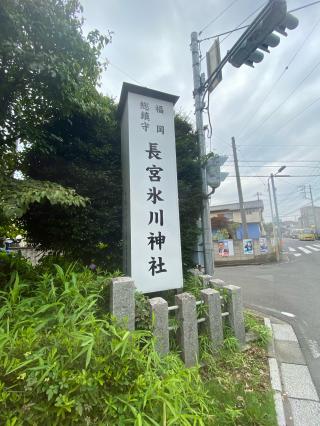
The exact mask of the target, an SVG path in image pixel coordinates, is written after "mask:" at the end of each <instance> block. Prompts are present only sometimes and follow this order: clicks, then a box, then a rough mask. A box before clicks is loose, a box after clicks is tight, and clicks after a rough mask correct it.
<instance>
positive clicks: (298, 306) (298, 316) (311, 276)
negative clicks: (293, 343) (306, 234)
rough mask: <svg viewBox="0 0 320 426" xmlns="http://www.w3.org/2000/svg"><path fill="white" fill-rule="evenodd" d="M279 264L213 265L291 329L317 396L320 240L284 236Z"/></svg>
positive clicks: (218, 274)
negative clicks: (221, 266) (286, 237)
mask: <svg viewBox="0 0 320 426" xmlns="http://www.w3.org/2000/svg"><path fill="white" fill-rule="evenodd" d="M284 251H285V255H284V257H285V259H284V261H282V262H281V263H279V264H268V265H252V266H235V267H223V268H217V269H216V273H215V277H216V278H221V279H223V280H225V281H226V282H227V283H228V284H234V285H239V286H240V287H242V289H243V298H244V302H245V303H246V304H247V305H248V306H251V307H252V308H256V309H258V310H261V311H263V312H265V313H267V314H270V315H273V316H275V317H278V318H280V319H282V320H285V321H287V322H289V323H290V324H291V325H292V326H293V327H294V329H295V331H296V334H297V336H298V338H299V341H300V343H301V345H302V349H303V352H304V355H305V357H306V359H307V362H308V365H309V368H310V371H311V375H312V378H313V380H314V383H315V386H316V388H317V391H318V393H319V395H320V241H308V242H307V241H298V240H292V239H287V240H285V245H284Z"/></svg>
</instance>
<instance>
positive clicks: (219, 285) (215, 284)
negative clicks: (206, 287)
mask: <svg viewBox="0 0 320 426" xmlns="http://www.w3.org/2000/svg"><path fill="white" fill-rule="evenodd" d="M209 284H210V285H211V286H212V287H213V288H217V289H220V288H224V287H225V286H226V283H225V282H224V281H222V280H220V279H219V278H215V279H211V280H210V281H209Z"/></svg>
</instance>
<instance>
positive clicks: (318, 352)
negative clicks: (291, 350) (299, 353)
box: [308, 340, 320, 359]
mask: <svg viewBox="0 0 320 426" xmlns="http://www.w3.org/2000/svg"><path fill="white" fill-rule="evenodd" d="M308 345H309V348H310V351H311V353H312V356H313V358H314V359H318V358H320V348H319V344H318V342H317V341H316V340H308Z"/></svg>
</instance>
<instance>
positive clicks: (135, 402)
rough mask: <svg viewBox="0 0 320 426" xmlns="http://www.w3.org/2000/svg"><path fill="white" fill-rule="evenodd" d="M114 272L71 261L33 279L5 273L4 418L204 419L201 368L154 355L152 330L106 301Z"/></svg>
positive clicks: (1, 334)
mask: <svg viewBox="0 0 320 426" xmlns="http://www.w3.org/2000/svg"><path fill="white" fill-rule="evenodd" d="M110 277H111V276H105V275H99V274H94V273H92V272H90V271H89V270H83V271H82V272H75V265H70V266H69V267H68V268H67V269H63V268H61V267H60V266H58V265H55V266H54V270H53V272H44V273H42V274H41V275H38V277H37V279H36V280H35V281H34V282H33V285H32V287H31V288H30V283H29V282H24V280H23V279H22V278H21V277H20V276H19V274H18V273H17V272H15V273H12V274H11V278H10V280H9V282H8V283H7V284H6V290H3V291H1V293H0V298H1V299H0V300H1V302H0V303H1V305H0V306H1V308H0V424H4V425H7V426H11V425H43V424H46V425H73V424H77V425H126V424H128V425H205V424H207V419H208V415H209V413H208V408H207V407H208V401H209V398H208V395H207V393H206V391H205V389H204V386H203V383H202V380H201V378H200V374H199V371H198V369H196V368H195V369H186V368H185V367H184V365H183V364H182V362H181V361H180V359H179V357H178V355H176V354H170V355H169V356H167V357H166V358H160V357H159V356H158V355H157V353H156V352H155V350H154V342H153V339H152V338H151V335H150V333H149V332H148V331H140V330H138V331H136V332H133V333H129V332H127V331H125V330H122V329H119V328H118V327H117V326H116V325H115V324H114V323H113V322H112V320H111V319H110V317H109V316H108V314H107V313H106V312H105V311H104V309H103V304H104V302H103V301H104V295H105V294H106V293H107V292H108V282H109V279H110Z"/></svg>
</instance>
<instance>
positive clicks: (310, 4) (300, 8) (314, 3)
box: [289, 1, 320, 13]
mask: <svg viewBox="0 0 320 426" xmlns="http://www.w3.org/2000/svg"><path fill="white" fill-rule="evenodd" d="M319 3H320V1H314V2H313V3H308V4H305V5H304V6H301V7H297V8H296V9H292V10H289V13H292V12H297V10H302V9H305V8H306V7H310V6H314V5H316V4H319Z"/></svg>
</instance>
